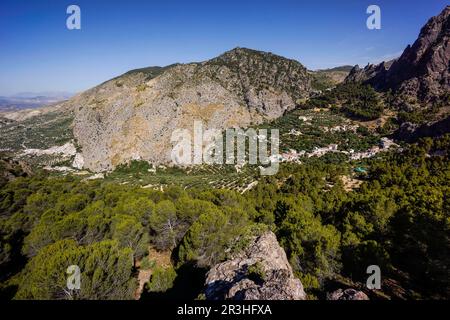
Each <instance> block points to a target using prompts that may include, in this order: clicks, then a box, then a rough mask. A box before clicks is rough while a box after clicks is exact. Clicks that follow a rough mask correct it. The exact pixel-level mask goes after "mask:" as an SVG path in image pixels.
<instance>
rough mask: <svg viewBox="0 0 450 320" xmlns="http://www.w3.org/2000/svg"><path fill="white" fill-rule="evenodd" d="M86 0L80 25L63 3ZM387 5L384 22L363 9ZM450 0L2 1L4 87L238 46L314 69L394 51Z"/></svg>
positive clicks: (43, 85)
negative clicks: (70, 22) (69, 22)
mask: <svg viewBox="0 0 450 320" xmlns="http://www.w3.org/2000/svg"><path fill="white" fill-rule="evenodd" d="M70 4H76V5H78V6H79V7H80V8H81V30H68V29H67V28H66V19H67V17H68V16H69V15H68V14H67V13H66V9H67V7H68V6H69V5H70ZM370 4H377V5H379V6H380V8H381V18H382V27H381V30H368V29H367V27H366V19H367V17H368V14H367V13H366V9H367V7H368V6H369V5H370ZM446 4H447V1H444V0H434V1H432V2H429V1H405V0H400V1H395V3H394V2H393V1H388V0H381V1H365V0H364V1H361V0H349V1H345V3H342V2H336V1H331V0H316V1H312V2H306V1H302V2H300V1H295V0H281V1H276V2H275V1H270V2H269V1H257V0H247V1H237V0H230V1H220V2H218V1H208V2H207V1H202V0H193V1H181V0H174V1H171V2H170V3H167V1H165V2H162V1H102V0H100V1H87V0H79V1H74V2H68V1H56V0H54V1H50V0H44V1H34V2H30V1H25V0H4V1H2V2H1V4H0V39H1V42H2V44H3V46H2V50H0V70H1V72H0V95H12V94H16V93H18V92H45V91H52V92H54V91H62V92H80V91H83V90H86V89H88V88H90V87H93V86H95V85H97V84H99V83H101V82H104V81H106V80H108V79H110V78H113V77H115V76H117V75H120V74H122V73H124V72H126V71H128V70H131V69H136V68H141V67H146V66H151V65H159V66H164V65H169V64H172V63H176V62H179V63H186V62H192V61H203V60H207V59H210V58H212V57H215V56H217V55H219V54H221V53H223V52H225V51H227V50H230V49H232V48H234V47H247V48H252V49H256V50H263V51H270V52H273V53H275V54H278V55H281V56H285V57H288V58H292V59H296V60H298V61H299V62H301V63H302V64H303V65H305V66H306V67H307V68H308V69H312V70H315V69H324V68H330V67H335V66H340V65H355V64H359V65H365V64H367V63H368V62H370V63H377V62H380V61H383V60H390V59H392V58H395V57H397V56H399V55H400V54H401V52H402V51H403V49H404V48H405V47H406V46H407V45H408V44H411V43H412V42H413V41H414V40H415V39H416V38H417V35H418V33H419V31H420V28H421V26H422V25H424V24H425V22H426V21H427V20H428V19H429V18H430V17H431V16H434V15H436V14H438V13H439V12H440V11H441V10H442V9H443V8H444V7H445V5H446Z"/></svg>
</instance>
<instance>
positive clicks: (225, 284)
mask: <svg viewBox="0 0 450 320" xmlns="http://www.w3.org/2000/svg"><path fill="white" fill-rule="evenodd" d="M205 285H206V289H205V295H206V298H207V299H209V300H222V299H232V300H304V299H305V297H306V294H305V292H304V290H303V286H302V283H301V282H300V280H298V279H297V278H295V277H294V275H293V273H292V268H291V266H290V265H289V262H288V260H287V258H286V253H285V252H284V250H283V249H282V248H281V247H280V245H279V244H278V242H277V239H276V237H275V234H273V233H272V232H267V233H265V234H263V235H262V236H260V237H258V238H256V239H254V241H253V242H252V243H251V244H250V245H249V246H248V247H247V249H245V250H244V251H243V252H241V253H239V254H237V255H236V256H235V257H234V258H233V259H230V260H228V261H225V262H223V263H220V264H218V265H216V266H214V267H213V268H211V270H210V271H209V272H208V274H207V279H206V284H205Z"/></svg>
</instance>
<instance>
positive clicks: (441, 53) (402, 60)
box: [346, 6, 450, 104]
mask: <svg viewBox="0 0 450 320" xmlns="http://www.w3.org/2000/svg"><path fill="white" fill-rule="evenodd" d="M449 37H450V6H447V7H446V8H445V9H444V10H443V11H442V12H441V13H440V14H439V15H438V16H435V17H432V18H431V19H430V20H429V21H428V22H427V23H426V24H425V26H424V27H423V28H422V30H421V31H420V34H419V37H418V38H417V40H416V41H415V42H414V44H413V45H412V46H408V47H407V48H406V49H405V50H404V52H403V54H402V55H401V56H400V57H399V58H398V59H396V60H395V61H393V62H392V65H391V66H390V67H389V66H388V65H386V64H385V63H384V62H383V63H381V64H379V65H368V66H366V67H365V68H364V69H360V68H359V67H357V66H356V67H355V68H354V69H353V70H352V71H351V72H350V74H349V76H348V77H347V79H346V81H362V82H366V83H369V84H371V85H372V86H374V87H375V88H376V89H380V90H388V89H392V90H393V92H394V93H396V94H397V96H398V102H399V103H400V102H402V103H409V104H414V103H415V102H417V101H418V102H425V103H428V102H434V101H440V100H443V99H445V97H444V96H446V95H448V93H449V91H450V64H449V61H450V45H449Z"/></svg>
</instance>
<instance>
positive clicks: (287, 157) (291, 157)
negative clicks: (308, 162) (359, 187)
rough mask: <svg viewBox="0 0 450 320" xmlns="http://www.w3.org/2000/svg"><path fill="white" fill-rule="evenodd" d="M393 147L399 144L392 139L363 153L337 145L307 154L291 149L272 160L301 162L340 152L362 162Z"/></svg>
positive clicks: (384, 139) (315, 149)
mask: <svg viewBox="0 0 450 320" xmlns="http://www.w3.org/2000/svg"><path fill="white" fill-rule="evenodd" d="M392 146H397V144H395V143H394V141H392V140H391V139H388V138H381V142H380V145H379V146H373V147H371V148H370V149H369V150H366V151H362V152H355V151H354V150H349V151H344V150H339V149H338V145H337V144H330V145H328V146H326V147H322V148H318V147H314V149H313V150H312V151H311V152H306V151H305V150H301V151H299V152H297V151H296V150H294V149H291V150H289V151H288V152H285V153H282V154H280V155H278V156H277V155H274V156H272V159H273V160H274V159H277V160H278V161H281V162H300V158H302V157H307V158H310V157H322V156H323V155H325V154H327V153H329V152H340V153H343V154H348V155H349V156H350V159H351V160H360V159H364V158H371V157H373V156H375V155H376V154H377V153H379V152H381V151H386V150H388V149H389V148H391V147H392Z"/></svg>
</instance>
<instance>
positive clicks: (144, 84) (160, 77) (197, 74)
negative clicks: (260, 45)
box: [67, 48, 311, 171]
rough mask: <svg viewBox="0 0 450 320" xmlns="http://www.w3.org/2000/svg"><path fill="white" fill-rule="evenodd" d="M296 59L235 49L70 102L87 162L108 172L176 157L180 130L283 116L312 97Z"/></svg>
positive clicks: (133, 77) (127, 77)
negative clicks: (120, 166) (175, 144)
mask: <svg viewBox="0 0 450 320" xmlns="http://www.w3.org/2000/svg"><path fill="white" fill-rule="evenodd" d="M310 82H311V80H310V76H309V74H308V73H307V70H306V69H305V68H304V67H303V66H302V65H301V64H300V63H299V62H297V61H294V60H289V59H286V58H283V57H280V56H276V55H274V54H271V53H265V52H259V51H254V50H250V49H243V48H236V49H233V50H231V51H228V52H226V53H224V54H223V55H221V56H219V57H217V58H214V59H212V60H209V61H206V62H202V63H191V64H180V65H172V66H168V67H165V68H159V67H152V68H146V69H139V70H134V71H131V72H128V73H126V74H124V75H123V76H120V77H118V78H115V79H112V80H110V81H108V82H106V83H103V84H101V85H99V86H98V87H95V88H93V89H91V90H88V91H86V92H85V93H83V94H81V95H78V96H76V97H74V98H72V99H71V100H70V101H69V102H67V104H68V105H69V106H70V107H71V108H73V110H74V113H75V120H74V128H73V131H74V136H75V138H76V139H77V142H78V144H79V145H80V146H81V148H82V153H83V157H84V165H85V168H88V169H91V170H93V171H102V170H109V169H112V168H114V167H115V166H117V165H118V164H121V163H124V162H127V161H129V160H131V159H143V160H147V161H150V162H152V163H168V162H169V161H170V151H171V146H172V145H171V142H170V137H171V134H172V131H173V130H175V129H181V128H186V129H189V130H192V128H193V122H194V120H201V121H203V124H204V128H217V129H224V128H228V127H245V126H248V125H249V124H251V123H259V122H261V121H263V120H265V119H273V118H276V117H279V116H281V115H282V114H283V113H284V112H285V111H286V110H289V109H292V108H293V107H294V106H295V104H296V100H298V99H302V98H305V97H307V96H308V94H309V92H310Z"/></svg>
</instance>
